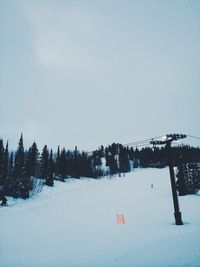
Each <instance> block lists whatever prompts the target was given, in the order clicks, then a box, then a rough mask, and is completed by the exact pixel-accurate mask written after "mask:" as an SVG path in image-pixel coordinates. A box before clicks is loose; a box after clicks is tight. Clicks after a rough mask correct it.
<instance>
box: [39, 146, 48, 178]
mask: <svg viewBox="0 0 200 267" xmlns="http://www.w3.org/2000/svg"><path fill="white" fill-rule="evenodd" d="M40 175H41V178H42V179H45V180H46V179H47V178H48V176H49V150H48V148H47V145H45V146H44V147H43V150H42V154H41V174H40Z"/></svg>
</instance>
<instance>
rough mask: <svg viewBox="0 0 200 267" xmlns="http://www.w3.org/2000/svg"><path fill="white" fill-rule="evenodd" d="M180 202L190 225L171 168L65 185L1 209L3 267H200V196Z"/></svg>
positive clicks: (0, 231)
mask: <svg viewBox="0 0 200 267" xmlns="http://www.w3.org/2000/svg"><path fill="white" fill-rule="evenodd" d="M151 184H153V188H151ZM179 200H180V208H181V211H182V215H183V221H184V225H183V226H176V225H174V218H173V203H172V196H171V188H170V179H169V173H168V169H162V170H158V169H145V170H144V169H143V170H137V171H134V172H133V173H130V174H127V175H126V177H116V178H113V179H109V178H103V179H100V180H94V179H81V180H75V179H70V180H69V181H68V182H66V183H61V182H57V183H56V185H55V187H54V188H45V189H44V190H43V191H42V193H41V194H40V195H39V196H38V197H37V198H35V199H34V200H26V201H20V202H19V203H18V204H16V205H14V206H12V207H7V208H1V209H0V219H1V221H0V267H86V266H87V267H149V266H152V267H164V266H165V267H169V266H171V267H187V266H188V267H199V266H200V197H199V196H195V195H191V196H185V197H179ZM117 214H123V215H124V218H125V224H117V218H116V215H117Z"/></svg>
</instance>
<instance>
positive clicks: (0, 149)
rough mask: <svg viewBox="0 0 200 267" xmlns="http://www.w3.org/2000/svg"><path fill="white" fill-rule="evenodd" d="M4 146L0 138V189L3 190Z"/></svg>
mask: <svg viewBox="0 0 200 267" xmlns="http://www.w3.org/2000/svg"><path fill="white" fill-rule="evenodd" d="M4 179H5V177H4V146H3V140H2V139H0V191H2V192H3V191H4Z"/></svg>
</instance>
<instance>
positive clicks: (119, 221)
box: [117, 214, 125, 224]
mask: <svg viewBox="0 0 200 267" xmlns="http://www.w3.org/2000/svg"><path fill="white" fill-rule="evenodd" d="M117 224H125V220H124V215H123V214H121V215H119V214H117Z"/></svg>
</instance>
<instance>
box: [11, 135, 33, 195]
mask: <svg viewBox="0 0 200 267" xmlns="http://www.w3.org/2000/svg"><path fill="white" fill-rule="evenodd" d="M14 179H15V183H14V196H15V197H21V198H28V197H29V190H30V179H29V177H27V176H26V175H25V153H24V145H23V135H22V134H21V137H20V140H19V145H18V149H17V152H16V155H15V166H14Z"/></svg>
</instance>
